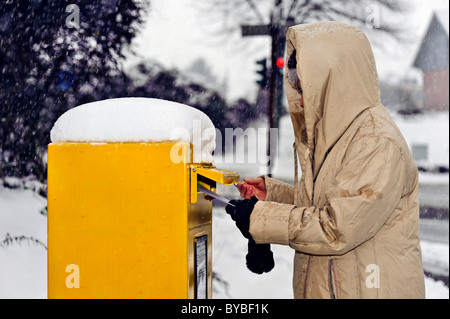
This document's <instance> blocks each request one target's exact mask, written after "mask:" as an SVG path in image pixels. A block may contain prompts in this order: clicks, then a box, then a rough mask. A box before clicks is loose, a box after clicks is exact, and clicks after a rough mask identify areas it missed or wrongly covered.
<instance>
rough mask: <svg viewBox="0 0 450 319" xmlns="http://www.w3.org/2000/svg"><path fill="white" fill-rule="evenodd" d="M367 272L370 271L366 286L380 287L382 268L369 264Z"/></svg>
mask: <svg viewBox="0 0 450 319" xmlns="http://www.w3.org/2000/svg"><path fill="white" fill-rule="evenodd" d="M366 272H368V273H370V274H369V275H368V276H367V278H366V287H367V288H369V289H372V288H380V268H379V267H378V265H375V264H370V265H368V266H367V267H366Z"/></svg>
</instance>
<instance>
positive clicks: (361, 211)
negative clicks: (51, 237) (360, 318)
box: [250, 137, 405, 255]
mask: <svg viewBox="0 0 450 319" xmlns="http://www.w3.org/2000/svg"><path fill="white" fill-rule="evenodd" d="M404 174H405V173H404V164H403V159H402V154H401V150H400V149H399V148H398V147H397V146H396V145H394V144H393V143H392V142H391V141H390V140H389V139H387V138H383V137H366V138H361V139H360V140H358V141H356V142H353V143H352V145H351V146H350V147H349V148H348V150H347V154H346V156H345V158H344V161H343V163H342V166H341V167H340V170H339V171H338V173H337V175H336V178H335V181H334V183H333V185H330V187H329V189H328V191H327V192H326V193H325V195H326V197H327V200H326V202H327V203H326V205H324V207H295V206H293V205H280V204H277V203H271V202H267V203H266V202H258V203H257V204H256V205H255V208H254V210H253V212H252V214H251V222H250V233H251V235H252V237H253V239H254V240H255V242H257V243H274V244H285V245H290V246H291V247H292V248H294V249H296V250H298V251H301V252H304V253H308V254H317V255H341V254H345V253H346V252H348V251H349V250H351V249H353V248H354V247H356V246H358V245H360V244H361V243H363V242H365V241H366V240H368V239H370V238H371V237H373V236H374V235H375V233H376V232H377V231H378V230H379V229H380V228H381V227H382V226H383V225H384V223H385V222H386V220H387V219H388V217H389V216H390V214H391V213H392V211H393V210H394V209H395V207H396V206H397V204H398V202H399V201H400V198H401V196H402V192H403V184H404V182H403V181H404ZM324 187H325V186H324Z"/></svg>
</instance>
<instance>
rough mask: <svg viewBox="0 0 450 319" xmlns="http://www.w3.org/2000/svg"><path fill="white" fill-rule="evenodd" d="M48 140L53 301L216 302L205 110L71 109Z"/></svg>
mask: <svg viewBox="0 0 450 319" xmlns="http://www.w3.org/2000/svg"><path fill="white" fill-rule="evenodd" d="M51 141H52V143H51V144H49V146H48V297H49V298H211V293H212V287H211V286H212V269H211V265H212V263H211V256H212V253H211V246H212V245H211V242H212V228H211V221H212V219H211V210H212V202H211V197H210V196H205V194H204V193H201V192H198V190H197V189H198V188H199V189H203V190H205V193H208V192H209V193H210V194H211V192H212V193H215V191H216V183H217V182H219V183H222V184H225V185H232V184H234V183H236V182H237V181H238V180H239V175H237V174H235V173H233V172H228V171H223V170H219V169H217V168H215V167H214V166H213V156H212V152H213V150H214V148H215V128H214V125H213V124H212V122H211V120H210V119H209V118H208V117H207V116H206V115H205V114H204V113H202V112H201V111H199V110H197V109H194V108H192V107H189V106H187V105H183V104H179V103H174V102H169V101H164V100H158V99H150V98H120V99H111V100H104V101H99V102H94V103H88V104H84V105H81V106H78V107H76V108H73V109H71V110H69V111H67V112H66V113H64V114H63V115H62V116H61V117H60V118H59V119H58V120H57V121H56V123H55V125H54V127H53V128H52V131H51Z"/></svg>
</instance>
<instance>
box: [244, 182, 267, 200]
mask: <svg viewBox="0 0 450 319" xmlns="http://www.w3.org/2000/svg"><path fill="white" fill-rule="evenodd" d="M244 182H245V183H239V184H237V188H238V190H239V192H240V193H241V197H242V198H246V199H250V198H252V197H253V196H256V197H257V198H258V199H259V200H265V199H266V195H267V190H266V183H265V182H264V179H263V178H261V177H257V178H249V179H246V178H244Z"/></svg>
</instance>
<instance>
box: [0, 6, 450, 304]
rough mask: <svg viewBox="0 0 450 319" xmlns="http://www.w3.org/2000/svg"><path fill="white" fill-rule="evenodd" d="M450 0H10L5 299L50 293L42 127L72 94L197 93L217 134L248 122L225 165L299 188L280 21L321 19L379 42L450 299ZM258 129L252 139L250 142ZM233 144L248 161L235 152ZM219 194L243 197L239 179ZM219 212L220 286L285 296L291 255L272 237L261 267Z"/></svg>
mask: <svg viewBox="0 0 450 319" xmlns="http://www.w3.org/2000/svg"><path fill="white" fill-rule="evenodd" d="M448 10H449V9H448V2H447V1H443V0H428V1H419V0H412V1H406V0H397V1H390V0H371V1H365V0H364V1H356V0H345V1H331V0H173V1H163V0H128V1H125V0H94V1H74V0H72V1H67V0H61V1H51V0H23V1H3V2H2V3H1V4H0V69H1V72H0V298H16V297H17V298H46V243H47V242H46V193H47V192H46V174H47V171H46V170H47V168H46V167H47V145H48V143H50V139H49V132H50V130H51V128H52V126H53V124H54V122H55V121H56V119H57V118H58V117H59V116H60V115H61V114H63V113H64V112H65V111H67V110H68V109H70V108H73V107H75V106H77V105H80V104H84V103H87V102H92V101H97V100H102V99H108V98H116V97H126V96H142V97H153V98H159V99H165V100H171V101H176V102H180V103H184V104H188V105H191V106H193V107H195V108H198V109H200V110H202V111H203V112H205V113H206V114H207V115H208V116H209V117H210V118H211V120H212V121H213V123H214V125H215V126H216V128H217V130H218V132H220V133H222V134H219V135H218V136H219V137H220V138H222V139H223V138H224V136H225V134H224V130H225V128H242V130H241V131H235V138H234V139H233V141H234V142H233V145H232V146H231V147H230V148H226V147H225V146H226V145H225V143H224V141H223V140H220V141H218V145H220V149H218V150H216V153H215V157H216V165H217V166H218V167H220V168H224V169H229V170H232V171H237V172H239V173H240V174H241V176H242V177H255V176H259V175H261V174H264V173H270V174H271V175H272V176H273V177H275V178H279V179H281V180H283V181H285V182H288V183H291V184H293V175H294V174H293V172H294V161H293V152H292V143H293V140H294V138H293V131H292V125H291V123H290V119H289V116H288V111H287V102H286V100H285V98H284V92H283V83H282V81H281V79H282V73H283V67H282V66H283V62H284V61H283V58H284V45H285V42H284V41H285V39H284V32H285V30H286V28H287V27H288V26H290V25H295V24H299V23H310V22H316V21H326V20H336V21H343V22H348V23H350V24H353V25H356V26H358V27H359V28H361V29H362V30H363V31H364V32H365V33H366V34H367V36H368V38H369V40H370V42H371V43H372V46H373V50H374V54H375V59H376V63H377V69H378V73H379V79H380V85H381V98H382V102H383V104H384V105H385V106H386V108H387V109H388V110H389V112H390V113H391V115H392V117H393V118H394V120H395V122H396V123H397V124H398V126H399V127H400V129H401V131H402V132H403V134H404V136H405V138H406V140H407V142H408V144H409V146H410V149H411V151H412V153H413V156H414V159H415V160H416V164H417V167H418V169H419V174H420V193H419V197H420V198H419V200H420V204H421V211H420V214H421V236H422V249H423V255H424V267H425V273H426V276H427V281H426V283H427V296H428V297H429V298H448V284H449V283H448V243H449V224H448V205H449V185H448V183H449V118H448V114H449V73H448V72H449V49H448V48H449V12H448ZM280 59H281V60H280ZM269 126H270V127H276V128H278V138H277V139H275V140H274V142H272V143H271V145H270V146H271V149H273V154H272V155H273V158H272V161H271V164H272V165H271V168H270V170H268V168H267V158H266V157H264V156H259V155H258V154H260V153H261V152H260V150H258V148H261V147H262V148H263V149H264V150H265V149H266V148H267V141H268V140H269V139H268V136H267V133H268V132H267V131H268V127H269ZM249 129H250V130H249ZM251 130H253V131H255V132H258V134H257V135H256V143H255V142H249V136H248V132H250V131H251ZM221 135H222V136H221ZM225 151H227V152H228V153H230V152H231V153H234V154H231V158H234V156H236V155H237V153H239V152H243V153H245V154H246V155H247V157H246V159H247V160H244V162H243V163H237V162H236V161H233V160H231V161H229V160H226V159H225V153H226V152H225ZM262 153H263V154H264V153H265V152H262ZM252 154H253V155H255V154H256V155H255V156H250V155H252ZM229 155H230V154H228V155H227V156H229ZM227 158H229V157H227ZM249 158H253V159H254V158H256V160H249ZM219 191H220V192H221V193H223V194H225V195H227V196H229V197H238V196H239V194H238V193H237V191H236V190H235V189H234V188H233V187H223V188H219ZM213 213H214V215H215V219H214V220H215V221H214V223H213V227H214V246H213V247H214V249H213V251H214V256H213V263H214V281H215V286H214V287H215V288H214V296H215V297H218V298H292V292H291V290H292V289H291V278H292V257H293V254H292V251H291V250H290V249H289V248H287V247H274V253H275V256H276V258H277V259H276V263H277V267H276V268H275V269H274V271H272V272H271V273H270V274H267V275H264V276H265V277H264V276H263V277H261V276H257V275H254V274H252V273H250V272H249V271H247V270H246V269H245V262H244V261H245V253H246V252H245V250H246V242H245V241H243V240H242V239H241V238H240V234H239V233H238V231H237V230H236V229H235V227H234V225H233V224H232V223H231V222H230V220H229V219H228V218H227V217H228V216H225V215H224V209H223V207H222V206H220V205H218V204H217V203H215V204H214V212H213ZM242 282H246V283H248V284H246V285H245V287H243V285H242Z"/></svg>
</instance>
